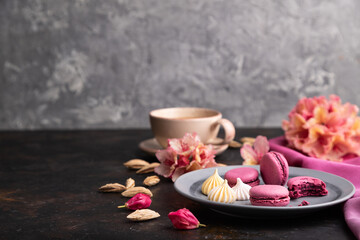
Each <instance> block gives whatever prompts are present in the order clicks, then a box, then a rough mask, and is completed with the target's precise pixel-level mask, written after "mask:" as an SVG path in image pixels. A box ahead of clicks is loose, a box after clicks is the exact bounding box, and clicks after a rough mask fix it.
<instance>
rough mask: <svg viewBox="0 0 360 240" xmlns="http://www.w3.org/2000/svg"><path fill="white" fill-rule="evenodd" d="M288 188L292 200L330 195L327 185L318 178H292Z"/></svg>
mask: <svg viewBox="0 0 360 240" xmlns="http://www.w3.org/2000/svg"><path fill="white" fill-rule="evenodd" d="M287 186H288V188H289V195H290V197H291V198H300V197H306V196H325V195H327V194H328V190H327V189H326V184H325V183H324V182H323V181H321V180H320V179H318V178H314V177H307V176H299V177H294V178H291V179H290V180H289V181H288V183H287Z"/></svg>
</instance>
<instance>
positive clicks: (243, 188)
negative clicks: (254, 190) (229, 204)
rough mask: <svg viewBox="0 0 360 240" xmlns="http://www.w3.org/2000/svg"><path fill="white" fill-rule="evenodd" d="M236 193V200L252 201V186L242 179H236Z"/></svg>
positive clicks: (234, 187) (234, 188)
mask: <svg viewBox="0 0 360 240" xmlns="http://www.w3.org/2000/svg"><path fill="white" fill-rule="evenodd" d="M232 189H233V190H234V192H235V195H236V200H239V201H245V200H249V199H250V194H249V191H250V189H251V186H249V185H247V184H245V183H243V181H241V179H240V178H237V179H236V185H235V186H233V187H232Z"/></svg>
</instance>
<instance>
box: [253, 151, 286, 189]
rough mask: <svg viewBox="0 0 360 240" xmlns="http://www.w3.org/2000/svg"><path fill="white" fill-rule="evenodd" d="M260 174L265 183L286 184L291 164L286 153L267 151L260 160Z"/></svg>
mask: <svg viewBox="0 0 360 240" xmlns="http://www.w3.org/2000/svg"><path fill="white" fill-rule="evenodd" d="M260 174H261V177H262V179H263V181H264V183H265V184H273V185H282V186H284V185H285V183H286V181H287V179H288V177H289V165H288V162H287V160H286V158H285V157H284V155H282V154H281V153H278V152H268V153H266V154H265V155H264V156H263V157H262V159H261V161H260Z"/></svg>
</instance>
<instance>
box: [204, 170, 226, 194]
mask: <svg viewBox="0 0 360 240" xmlns="http://www.w3.org/2000/svg"><path fill="white" fill-rule="evenodd" d="M223 182H224V179H222V178H221V177H220V176H219V173H218V170H217V169H215V171H214V173H213V175H211V176H210V177H209V178H208V179H206V180H205V182H204V183H203V184H202V186H201V192H202V193H203V194H205V195H208V194H209V192H210V190H211V189H213V188H215V187H217V186H220V185H221V184H222V183H223Z"/></svg>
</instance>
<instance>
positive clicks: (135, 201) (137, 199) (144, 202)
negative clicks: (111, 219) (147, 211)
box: [118, 193, 151, 210]
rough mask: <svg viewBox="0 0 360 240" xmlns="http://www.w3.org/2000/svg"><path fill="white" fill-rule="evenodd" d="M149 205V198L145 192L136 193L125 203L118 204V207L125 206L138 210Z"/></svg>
mask: <svg viewBox="0 0 360 240" xmlns="http://www.w3.org/2000/svg"><path fill="white" fill-rule="evenodd" d="M150 205H151V198H150V196H149V195H147V194H143V193H138V194H136V195H135V196H133V197H132V198H130V199H129V201H127V202H126V203H125V205H122V206H118V208H123V207H126V208H128V209H131V210H138V209H144V208H148V207H149V206H150Z"/></svg>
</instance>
